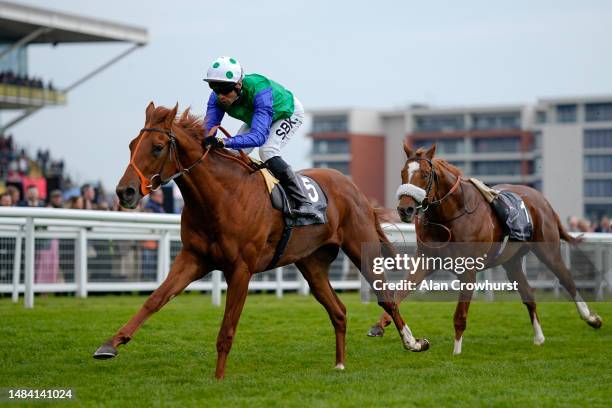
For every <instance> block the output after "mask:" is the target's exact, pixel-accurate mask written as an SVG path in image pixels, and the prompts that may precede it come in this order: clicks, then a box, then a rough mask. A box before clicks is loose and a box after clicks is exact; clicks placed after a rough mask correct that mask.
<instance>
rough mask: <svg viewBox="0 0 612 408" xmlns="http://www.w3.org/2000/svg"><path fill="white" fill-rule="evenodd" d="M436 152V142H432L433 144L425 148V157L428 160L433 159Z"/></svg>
mask: <svg viewBox="0 0 612 408" xmlns="http://www.w3.org/2000/svg"><path fill="white" fill-rule="evenodd" d="M435 154H436V144H435V143H434V144H433V145H431V147H430V148H429V149H427V151H426V152H425V157H427V158H428V159H429V160H433V158H434V155H435Z"/></svg>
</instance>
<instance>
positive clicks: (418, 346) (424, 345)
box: [404, 339, 429, 353]
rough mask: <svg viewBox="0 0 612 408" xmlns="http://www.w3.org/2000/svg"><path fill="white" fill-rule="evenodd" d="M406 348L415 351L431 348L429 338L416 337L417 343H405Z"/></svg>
mask: <svg viewBox="0 0 612 408" xmlns="http://www.w3.org/2000/svg"><path fill="white" fill-rule="evenodd" d="M404 348H405V349H406V350H410V351H414V352H415V353H420V352H421V351H427V350H429V341H427V339H415V344H414V345H413V346H411V345H409V344H407V343H404Z"/></svg>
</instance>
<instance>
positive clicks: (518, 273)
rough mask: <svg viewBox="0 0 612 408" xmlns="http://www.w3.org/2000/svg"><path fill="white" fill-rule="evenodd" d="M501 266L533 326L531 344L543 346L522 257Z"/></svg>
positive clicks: (542, 334)
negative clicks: (517, 293) (514, 284)
mask: <svg viewBox="0 0 612 408" xmlns="http://www.w3.org/2000/svg"><path fill="white" fill-rule="evenodd" d="M502 266H503V267H504V269H505V270H506V276H508V280H509V281H510V282H512V281H514V282H516V283H517V286H518V290H519V293H520V294H521V299H522V300H523V304H524V305H525V306H526V307H527V312H528V313H529V319H530V320H531V325H532V326H533V344H535V345H537V346H540V345H542V344H544V340H545V338H544V333H543V332H542V326H540V318H539V317H538V312H537V310H536V302H535V298H534V296H533V292H532V291H533V289H532V288H531V286H530V285H529V282H528V281H527V277H526V276H525V271H524V270H523V256H516V257H514V258H512V259H510V260H509V261H508V262H506V263H504V264H503V265H502Z"/></svg>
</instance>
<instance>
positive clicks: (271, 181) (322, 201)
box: [250, 158, 327, 270]
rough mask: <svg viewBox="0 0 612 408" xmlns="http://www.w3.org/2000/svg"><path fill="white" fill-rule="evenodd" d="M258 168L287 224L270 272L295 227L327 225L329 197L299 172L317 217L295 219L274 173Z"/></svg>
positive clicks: (269, 266) (314, 182) (274, 205)
mask: <svg viewBox="0 0 612 408" xmlns="http://www.w3.org/2000/svg"><path fill="white" fill-rule="evenodd" d="M250 159H251V161H253V162H256V160H254V159H253V158H250ZM258 167H259V170H260V172H261V174H262V175H263V178H264V180H265V182H266V187H267V188H268V192H269V193H270V199H271V200H272V206H273V207H274V208H275V209H277V210H279V211H281V212H282V213H283V220H284V223H285V227H284V228H283V234H282V236H281V239H280V241H279V242H278V244H277V246H276V250H275V252H274V257H273V258H272V260H271V261H270V263H269V264H268V266H267V267H266V270H269V269H272V268H273V267H274V266H275V265H276V263H277V262H278V260H279V259H280V258H281V256H282V255H283V252H284V251H285V248H286V247H287V243H288V242H289V238H290V237H291V229H292V228H293V227H302V226H306V225H313V224H325V223H327V196H326V195H325V192H323V190H322V189H321V187H320V186H319V184H318V183H317V182H316V181H315V180H313V179H312V178H310V177H308V176H305V175H303V174H301V173H299V172H298V173H297V178H298V181H299V183H300V186H301V187H302V190H303V191H304V193H305V195H306V197H308V199H309V200H310V202H311V203H312V210H313V212H314V213H315V215H314V216H313V217H295V216H294V215H293V214H291V208H292V207H293V206H292V205H291V203H289V197H288V196H287V194H286V193H285V191H284V190H283V188H282V187H281V185H280V184H279V182H278V180H277V179H276V178H274V176H273V175H272V173H270V171H269V170H268V169H267V168H265V167H263V168H262V167H261V163H259V166H258Z"/></svg>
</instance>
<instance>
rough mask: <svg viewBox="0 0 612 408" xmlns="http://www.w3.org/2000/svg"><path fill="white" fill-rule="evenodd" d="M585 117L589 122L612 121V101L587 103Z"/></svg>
mask: <svg viewBox="0 0 612 408" xmlns="http://www.w3.org/2000/svg"><path fill="white" fill-rule="evenodd" d="M584 119H585V120H586V121H587V122H601V121H606V120H609V121H612V102H608V103H587V104H586V107H585V117H584Z"/></svg>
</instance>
